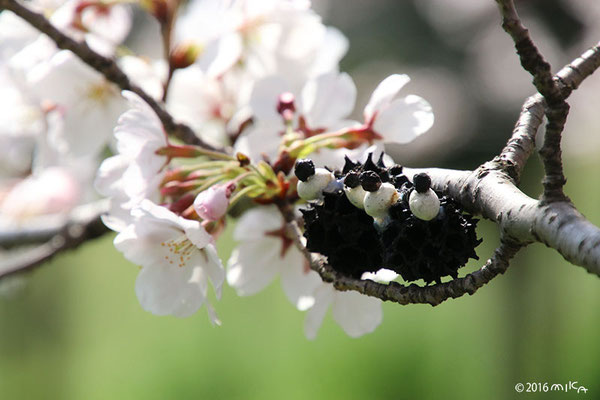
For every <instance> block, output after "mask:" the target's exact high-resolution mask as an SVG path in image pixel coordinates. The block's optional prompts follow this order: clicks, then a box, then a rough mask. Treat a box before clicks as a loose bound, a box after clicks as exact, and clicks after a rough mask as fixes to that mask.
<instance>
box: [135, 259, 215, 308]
mask: <svg viewBox="0 0 600 400" xmlns="http://www.w3.org/2000/svg"><path fill="white" fill-rule="evenodd" d="M206 292H207V282H206V276H205V275H204V271H203V269H202V267H201V266H195V267H187V266H186V267H181V268H180V267H177V266H175V265H170V264H166V263H156V264H153V265H149V266H147V267H144V268H142V270H141V271H140V273H139V275H138V277H137V279H136V282H135V293H136V294H137V297H138V300H139V302H140V304H141V306H142V308H143V309H144V310H146V311H149V312H151V313H153V314H156V315H174V316H176V317H188V316H190V315H192V314H194V313H195V312H196V311H197V310H198V309H199V308H200V307H201V306H202V304H203V303H204V301H205V299H206Z"/></svg>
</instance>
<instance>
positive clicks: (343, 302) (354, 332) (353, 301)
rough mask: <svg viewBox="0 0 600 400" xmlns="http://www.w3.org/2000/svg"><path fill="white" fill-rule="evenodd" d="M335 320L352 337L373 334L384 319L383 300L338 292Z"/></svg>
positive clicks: (334, 312) (334, 311)
mask: <svg viewBox="0 0 600 400" xmlns="http://www.w3.org/2000/svg"><path fill="white" fill-rule="evenodd" d="M333 319H334V320H335V321H336V322H337V323H338V324H339V325H340V326H341V327H342V329H343V330H344V332H346V334H348V336H351V337H359V336H362V335H364V334H365V333H371V332H373V331H374V330H375V328H377V326H378V325H379V324H380V323H381V320H382V319H383V312H382V310H381V300H379V299H376V298H374V297H369V296H365V295H363V294H360V293H358V292H354V291H348V292H337V293H336V294H335V299H334V301H333Z"/></svg>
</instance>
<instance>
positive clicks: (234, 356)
mask: <svg viewBox="0 0 600 400" xmlns="http://www.w3.org/2000/svg"><path fill="white" fill-rule="evenodd" d="M314 4H315V8H316V9H317V10H318V11H319V12H320V13H321V15H323V18H324V20H325V21H326V22H327V23H328V24H330V25H334V26H336V27H338V28H340V29H341V30H342V31H343V32H344V33H345V34H346V35H347V36H348V38H349V39H350V43H351V47H350V50H349V52H348V54H347V56H346V57H345V59H344V60H343V62H342V69H344V70H346V71H348V72H349V73H350V74H351V75H352V76H353V78H354V79H355V81H356V84H357V86H358V89H359V93H360V95H359V101H358V106H357V112H360V110H361V109H362V107H363V106H364V104H365V103H366V102H367V100H368V96H369V94H370V93H371V91H372V89H373V88H374V87H375V86H376V84H377V83H378V82H379V81H380V80H381V79H382V78H384V77H385V76H387V75H389V74H391V73H408V74H409V75H410V76H411V77H412V82H411V83H410V85H409V86H408V87H407V88H408V89H409V91H410V92H412V93H415V94H419V95H421V96H423V97H425V98H426V99H428V100H429V101H430V102H431V103H432V105H433V108H434V112H435V114H436V124H435V126H434V128H433V129H432V131H431V132H429V133H427V134H426V135H423V136H422V137H421V138H419V139H417V140H416V141H415V142H413V143H411V144H409V145H405V146H398V147H393V148H390V149H389V150H390V152H392V153H393V154H394V155H395V157H396V160H397V161H398V162H400V163H403V164H406V165H409V166H415V167H417V166H441V167H450V168H468V169H472V168H474V167H476V166H477V165H479V163H481V162H483V161H485V160H488V159H490V158H492V157H493V156H494V155H495V154H497V153H498V151H499V149H500V148H501V146H502V145H503V143H504V142H505V141H506V140H507V138H508V136H509V135H510V132H511V129H512V126H513V124H514V121H515V120H516V118H517V115H518V112H519V110H520V106H521V104H522V101H523V99H524V98H525V97H526V96H527V95H529V94H531V93H532V86H531V84H530V78H529V76H528V75H527V74H526V73H525V72H524V71H523V70H521V69H520V67H519V64H518V60H517V58H516V55H514V52H513V49H512V43H511V41H510V39H509V38H508V36H507V35H506V34H504V33H503V31H502V30H501V28H500V24H499V17H498V15H497V11H496V8H495V4H494V2H493V1H491V0H488V1H480V0H452V1H450V0H420V1H417V0H415V1H396V0H370V1H361V0H331V1H315V2H314ZM518 6H519V7H520V10H521V14H522V15H523V17H524V21H525V23H526V24H527V25H528V26H529V27H530V28H531V32H532V35H533V37H534V39H535V40H536V41H537V42H538V43H539V45H540V47H541V49H542V50H543V51H544V54H546V55H547V57H548V58H549V60H550V61H551V62H552V64H553V65H554V66H556V67H558V66H562V65H564V64H565V63H567V62H569V61H570V60H571V59H573V58H575V57H576V56H577V55H579V54H580V53H581V52H582V51H583V50H584V49H585V48H586V47H589V46H591V45H592V44H594V43H596V42H597V41H598V40H599V39H600V22H599V21H600V3H598V2H595V1H591V0H579V1H575V0H568V1H567V0H564V1H559V0H539V1H520V2H518ZM136 24H137V29H138V32H143V33H138V34H137V35H135V34H134V35H132V37H131V38H130V43H131V45H132V46H138V47H140V48H141V47H143V46H147V44H146V45H144V43H147V42H148V35H150V36H151V34H152V30H153V27H152V25H151V22H149V21H148V19H147V18H145V17H143V16H141V15H139V16H138V17H137V18H136ZM147 32H150V34H148V33H147ZM599 75H600V74H599ZM599 93H600V76H593V77H592V78H590V79H589V80H588V81H586V82H585V83H584V84H583V85H582V87H581V89H580V90H578V91H577V92H576V93H574V94H573V96H572V98H571V101H570V103H571V106H572V112H571V115H570V117H569V120H568V123H567V126H566V131H565V143H564V152H565V168H566V174H567V177H568V180H569V181H568V183H567V186H566V191H567V194H568V195H569V196H570V197H571V198H572V199H573V201H574V202H575V204H576V205H577V206H578V207H579V209H580V210H581V211H582V212H583V213H584V214H585V215H586V216H587V217H588V218H589V219H590V220H591V221H592V222H594V223H596V224H600V185H598V172H600V113H599V112H598V110H600V95H599ZM541 174H542V171H541V166H540V163H539V160H538V159H537V156H533V157H532V160H531V162H530V163H529V165H528V167H527V169H526V172H525V175H524V177H523V189H524V191H525V192H526V193H528V194H529V195H531V196H537V195H538V194H539V192H540V188H541V186H540V183H539V182H540V179H541ZM230 234H231V227H230V229H229V230H228V232H227V233H226V235H225V238H224V239H223V240H221V242H220V247H219V251H220V254H221V256H222V257H223V258H224V259H226V258H227V257H228V255H229V253H230V251H231V249H232V248H233V246H234V243H233V241H232V240H231V239H230V237H231V235H230ZM479 234H480V236H482V237H484V238H485V241H484V243H483V244H482V245H481V246H480V248H479V249H478V253H479V255H480V257H481V258H482V259H485V258H487V257H488V256H489V255H490V254H491V252H492V250H493V248H494V247H495V245H496V244H497V240H498V235H497V231H496V228H495V226H494V225H493V224H491V223H488V222H485V221H484V222H482V223H481V227H480V229H479ZM112 239H113V236H112V235H106V236H104V237H103V238H101V239H99V240H96V241H94V242H91V243H88V244H86V245H84V246H82V247H81V248H80V249H78V250H76V251H72V252H69V253H67V254H64V255H60V256H58V257H56V258H55V259H53V260H52V261H51V262H49V263H47V264H45V265H43V266H41V267H40V268H39V269H37V270H35V271H34V272H32V273H30V274H28V275H24V276H17V277H13V278H10V279H6V280H4V281H2V282H0V293H1V294H0V398H3V399H86V400H88V399H89V400H91V399H145V400H150V399H167V398H176V399H188V398H189V399H191V398H194V399H307V398H310V399H337V398H345V399H396V398H397V399H400V398H411V399H440V398H465V399H481V398H485V399H507V398H519V397H528V398H529V397H531V398H533V397H537V398H560V399H563V398H572V397H578V396H587V397H590V398H600V342H599V340H598V338H599V337H600V307H598V304H599V301H600V280H599V279H598V277H596V276H592V275H589V274H587V273H586V272H585V270H583V269H582V268H579V267H574V266H572V265H570V264H569V263H567V262H566V261H564V260H562V258H561V257H560V256H558V255H557V254H556V253H555V252H554V251H552V250H549V249H546V248H545V247H544V246H542V245H539V244H538V245H532V246H530V247H528V248H527V249H525V250H524V251H522V252H521V253H520V254H519V255H518V256H517V258H516V260H515V261H514V262H513V263H512V265H511V267H510V268H509V270H508V271H507V272H506V274H505V275H504V276H500V277H498V278H497V279H495V280H494V281H492V283H491V284H489V285H487V286H485V287H484V288H482V289H480V291H479V292H478V293H476V294H475V295H474V296H465V297H462V298H460V299H456V300H450V301H448V302H446V303H443V304H442V305H440V306H438V307H435V308H432V307H430V306H425V305H411V306H400V305H396V304H384V313H385V316H384V322H383V323H382V325H381V326H380V327H379V328H378V329H377V330H376V331H375V332H374V333H372V334H369V335H366V336H364V337H362V338H359V339H351V338H348V337H347V336H346V335H345V334H344V333H343V332H342V330H341V329H340V328H339V327H338V326H337V325H335V323H334V322H333V320H332V319H331V317H330V316H328V317H327V318H326V320H325V323H324V325H323V326H322V328H321V330H320V333H319V336H318V338H317V339H316V340H315V341H308V340H306V339H305V338H304V335H303V330H302V326H303V318H304V315H303V314H302V313H300V312H298V311H296V310H295V309H294V307H293V306H292V305H291V304H290V303H289V302H288V301H287V299H286V298H285V296H284V295H283V293H282V291H281V288H280V286H279V285H278V283H274V284H272V285H271V286H270V287H269V288H268V289H267V290H265V291H263V292H261V293H260V294H258V295H255V296H252V297H247V298H240V297H237V296H236V295H235V293H234V291H233V290H232V289H230V288H226V289H225V290H224V293H223V298H222V300H221V301H220V302H218V303H217V304H216V306H217V310H218V313H219V316H220V318H221V319H222V321H223V325H222V326H221V327H213V326H211V325H210V324H209V322H208V319H207V317H206V315H205V311H204V310H201V312H199V313H198V314H197V315H195V316H193V317H191V318H188V319H177V318H172V317H155V316H153V315H151V314H148V313H146V312H144V311H143V310H142V309H141V308H140V306H139V305H138V302H137V299H136V297H135V293H134V290H133V286H134V281H135V277H136V275H137V272H138V271H137V267H136V266H134V265H132V264H130V263H128V262H127V261H126V260H125V259H124V258H123V257H122V256H121V255H120V254H119V253H118V252H117V251H116V250H115V249H114V248H113V247H112V244H111V241H112ZM479 266H480V263H470V264H469V265H468V267H467V268H465V269H463V273H466V272H468V271H472V270H474V269H476V268H478V267H479ZM569 381H578V384H580V385H584V386H585V387H587V388H588V389H589V390H588V394H587V395H583V394H579V395H577V394H576V393H573V392H571V393H542V394H539V393H537V394H531V393H529V394H520V395H519V394H517V393H515V390H514V386H515V384H516V383H518V382H523V383H525V382H541V383H544V382H548V383H549V384H552V383H563V384H565V383H567V382H569Z"/></svg>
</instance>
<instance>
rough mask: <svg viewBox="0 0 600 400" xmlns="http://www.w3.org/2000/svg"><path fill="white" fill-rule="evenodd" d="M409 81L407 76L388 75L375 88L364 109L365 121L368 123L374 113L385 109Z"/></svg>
mask: <svg viewBox="0 0 600 400" xmlns="http://www.w3.org/2000/svg"><path fill="white" fill-rule="evenodd" d="M409 81H410V78H409V77H408V75H398V74H394V75H390V76H388V77H387V78H385V79H384V80H383V81H381V83H380V84H379V85H378V86H377V87H376V88H375V90H374V91H373V94H372V95H371V99H370V100H369V103H367V106H366V107H365V121H367V122H368V121H369V120H370V119H371V118H372V117H373V115H374V114H375V113H376V112H379V111H382V110H383V109H384V108H385V107H387V106H388V105H389V104H390V103H391V102H392V100H393V99H394V97H396V95H397V94H398V92H399V91H400V90H401V89H402V88H403V87H404V85H406V84H407V83H408V82H409Z"/></svg>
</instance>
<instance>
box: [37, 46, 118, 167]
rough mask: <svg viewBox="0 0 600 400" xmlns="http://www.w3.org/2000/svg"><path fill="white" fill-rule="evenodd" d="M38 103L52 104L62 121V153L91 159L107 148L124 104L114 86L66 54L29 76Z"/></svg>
mask: <svg viewBox="0 0 600 400" xmlns="http://www.w3.org/2000/svg"><path fill="white" fill-rule="evenodd" d="M29 83H30V85H31V87H32V90H33V91H34V92H35V93H36V94H37V96H38V97H39V99H40V101H45V102H46V103H51V104H53V106H54V107H56V108H58V109H59V110H60V111H61V112H62V113H63V114H64V117H65V122H64V124H65V129H64V131H63V133H64V137H63V143H64V144H63V145H64V146H65V152H67V151H68V152H69V153H71V154H76V155H87V156H89V155H94V154H97V153H98V152H100V151H101V150H102V148H103V147H104V146H106V145H107V143H108V140H109V138H110V134H111V132H112V128H113V127H114V124H115V122H116V120H117V117H118V116H119V114H120V113H121V112H122V111H123V110H124V105H125V104H124V102H123V100H122V98H121V96H119V91H118V90H117V88H116V86H114V85H113V84H112V83H110V82H108V81H107V80H106V79H105V78H104V77H103V76H102V75H101V74H100V73H99V72H97V71H95V70H93V69H92V68H90V67H89V66H87V65H86V64H84V63H83V61H81V60H79V59H78V58H77V57H76V56H75V55H73V54H72V53H71V52H69V51H60V52H58V53H56V54H55V55H54V56H53V57H52V58H51V59H50V61H49V62H47V63H42V64H40V65H38V66H36V67H35V68H34V69H32V71H30V73H29Z"/></svg>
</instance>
